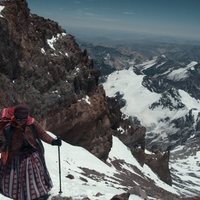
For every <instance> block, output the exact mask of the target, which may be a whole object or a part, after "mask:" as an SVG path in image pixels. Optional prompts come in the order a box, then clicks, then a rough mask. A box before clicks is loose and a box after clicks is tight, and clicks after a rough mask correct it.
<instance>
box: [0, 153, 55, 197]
mask: <svg viewBox="0 0 200 200" xmlns="http://www.w3.org/2000/svg"><path fill="white" fill-rule="evenodd" d="M51 188H52V181H51V178H50V176H49V172H48V170H47V168H46V164H45V161H44V157H43V155H41V154H39V153H38V152H37V151H35V152H26V153H23V154H19V155H16V156H14V157H13V158H12V159H11V160H10V162H9V164H7V165H3V164H2V163H1V162H0V192H1V193H2V194H3V195H4V196H7V197H10V198H11V199H14V200H34V199H37V198H39V197H41V196H44V195H46V194H47V193H48V192H49V191H50V189H51Z"/></svg>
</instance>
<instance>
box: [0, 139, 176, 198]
mask: <svg viewBox="0 0 200 200" xmlns="http://www.w3.org/2000/svg"><path fill="white" fill-rule="evenodd" d="M45 152H46V162H47V167H48V169H49V172H50V175H51V177H52V180H53V184H54V187H53V189H52V190H51V196H50V198H49V199H51V197H52V196H55V195H58V192H59V175H58V174H59V170H58V153H57V152H58V151H57V147H55V146H51V145H48V144H45ZM117 160H123V161H125V162H124V164H123V166H122V168H125V169H126V170H128V171H130V173H135V174H138V176H142V174H144V179H149V180H152V181H153V182H155V184H156V185H157V186H158V187H161V188H164V189H165V190H168V191H169V192H171V193H177V191H176V190H175V189H174V188H172V187H170V186H169V185H167V184H165V183H163V182H162V181H160V179H159V178H158V177H157V175H156V174H154V173H153V172H152V171H151V170H150V168H149V167H148V166H146V165H144V167H141V166H140V165H139V163H138V162H137V161H136V159H135V158H134V157H133V156H132V154H131V153H130V151H129V149H127V147H126V146H125V145H124V144H123V143H122V142H121V141H120V140H119V139H118V138H116V137H113V147H112V150H111V152H110V154H109V158H108V164H105V163H104V162H102V161H101V160H99V159H98V158H96V157H95V156H94V155H92V154H91V153H89V152H88V151H87V150H85V149H83V148H81V147H75V146H72V145H70V144H68V143H65V142H63V145H62V146H61V172H62V174H61V177H62V178H61V180H62V191H63V193H62V196H63V197H64V196H67V197H70V196H71V197H72V198H73V199H82V198H84V197H89V198H90V199H92V200H109V199H111V198H112V197H113V196H114V195H116V194H121V193H123V192H126V191H127V187H125V186H124V185H122V184H121V180H120V174H123V172H122V171H120V170H118V169H116V168H115V167H114V165H112V161H117ZM132 166H134V167H136V169H137V170H134V168H133V167H132ZM85 169H87V170H89V173H88V174H87V173H85V171H86V170H85ZM69 174H70V175H72V176H73V177H74V178H73V179H69V178H66V176H68V175H69ZM117 175H118V176H117ZM133 182H134V180H133ZM128 189H131V188H128ZM98 193H99V195H97V194H98ZM0 199H1V200H8V198H6V197H3V196H2V195H0ZM129 199H130V200H137V199H138V200H140V199H141V198H140V197H139V196H137V195H134V194H132V195H131V196H130V198H129ZM151 199H153V198H151Z"/></svg>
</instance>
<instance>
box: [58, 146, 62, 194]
mask: <svg viewBox="0 0 200 200" xmlns="http://www.w3.org/2000/svg"><path fill="white" fill-rule="evenodd" d="M58 166H59V184H60V190H59V194H62V188H61V162H60V146H58Z"/></svg>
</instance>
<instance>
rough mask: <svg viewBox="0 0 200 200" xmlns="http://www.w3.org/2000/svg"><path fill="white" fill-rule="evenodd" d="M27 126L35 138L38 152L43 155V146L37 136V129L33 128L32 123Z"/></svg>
mask: <svg viewBox="0 0 200 200" xmlns="http://www.w3.org/2000/svg"><path fill="white" fill-rule="evenodd" d="M29 127H30V128H31V131H32V133H33V136H34V138H35V140H36V143H37V147H38V149H39V151H40V153H42V155H44V146H43V144H42V141H41V139H40V138H39V136H38V133H37V130H36V128H35V125H34V124H31V125H29Z"/></svg>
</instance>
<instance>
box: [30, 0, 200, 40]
mask: <svg viewBox="0 0 200 200" xmlns="http://www.w3.org/2000/svg"><path fill="white" fill-rule="evenodd" d="M28 4H29V8H30V9H31V12H32V13H36V14H39V15H40V16H43V17H46V18H50V19H53V20H55V21H57V22H59V24H60V25H61V26H62V27H64V28H65V29H66V31H67V30H70V29H74V28H76V29H78V30H80V31H81V29H82V30H83V29H84V30H85V29H87V30H88V31H89V29H95V30H99V31H104V30H105V31H123V32H133V33H140V32H142V33H147V34H156V35H166V36H178V37H185V38H191V39H199V40H200V26H199V24H200V0H56V1H55V0H28Z"/></svg>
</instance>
